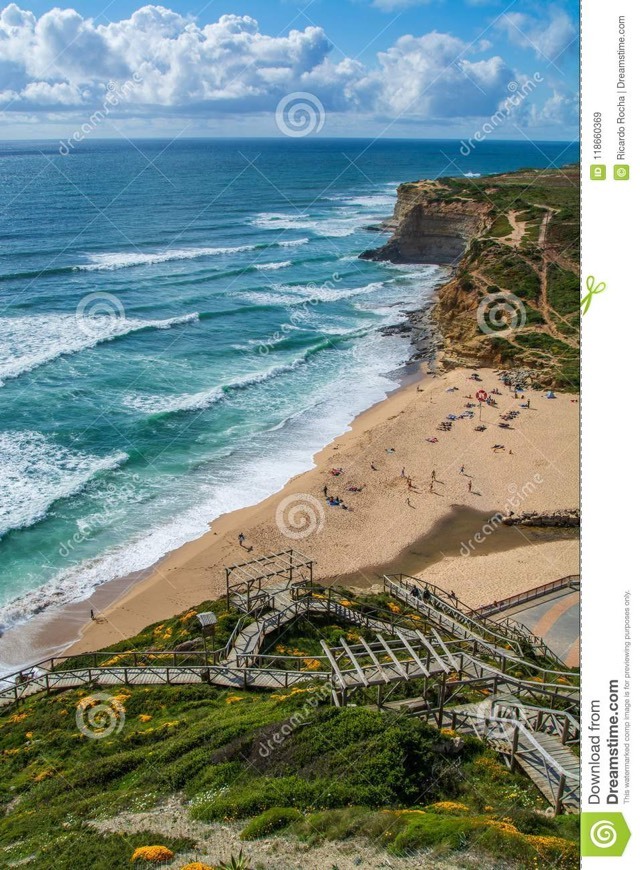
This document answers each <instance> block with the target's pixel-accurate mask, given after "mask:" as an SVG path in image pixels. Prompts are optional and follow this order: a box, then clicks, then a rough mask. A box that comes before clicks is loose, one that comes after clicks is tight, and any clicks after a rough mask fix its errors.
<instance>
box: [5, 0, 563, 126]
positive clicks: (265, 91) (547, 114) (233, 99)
mask: <svg viewBox="0 0 640 870" xmlns="http://www.w3.org/2000/svg"><path fill="white" fill-rule="evenodd" d="M383 5H384V4H383ZM386 5H387V7H389V3H387V4H386ZM391 5H393V3H392V4H391ZM400 5H402V4H400ZM427 9H428V7H425V19H427V18H428V16H427V12H426V10H427ZM543 14H544V16H545V17H543V18H532V17H531V16H528V15H523V14H520V13H512V14H506V15H504V16H502V17H500V18H499V19H498V20H497V23H496V25H495V27H494V28H493V31H494V32H493V33H487V34H484V35H483V38H481V39H477V40H476V41H474V42H471V43H469V42H467V41H465V40H464V39H462V38H460V37H459V36H456V35H454V34H453V33H448V32H447V33H444V32H439V31H437V30H429V29H428V28H425V32H422V33H419V34H409V33H407V34H406V35H403V36H401V37H399V38H396V39H394V40H393V41H392V42H391V43H390V44H389V45H388V47H386V48H385V49H383V50H381V51H378V52H377V54H376V55H375V58H374V59H373V60H369V62H365V61H363V60H361V59H358V58H357V57H348V56H340V55H339V53H338V52H336V51H335V49H334V47H333V45H332V44H331V41H330V40H329V38H328V37H327V35H326V33H325V31H324V30H323V28H322V27H320V26H318V25H313V24H309V25H308V26H306V27H304V28H303V29H291V30H289V31H288V32H286V33H282V34H280V35H277V36H272V35H269V34H268V33H265V32H263V31H262V29H261V26H260V24H259V23H258V21H257V20H255V19H254V18H252V17H251V16H248V15H236V14H223V15H221V16H220V17H219V19H218V20H217V21H214V22H212V23H207V24H200V23H198V21H197V20H195V19H194V18H192V17H190V16H186V15H183V14H180V13H178V12H174V11H172V10H171V9H168V8H166V7H164V6H159V5H147V6H143V7H141V8H140V9H138V10H137V11H135V12H134V13H133V14H132V15H131V17H130V18H127V19H123V20H120V21H112V22H108V23H106V24H101V23H97V21H96V20H94V19H92V18H91V17H85V16H84V15H82V14H81V13H80V12H78V11H76V10H74V9H61V8H54V9H51V10H50V11H48V12H46V13H44V14H42V15H41V16H40V17H36V15H34V14H33V13H32V12H30V11H27V10H24V9H22V8H20V7H19V6H18V5H17V4H16V3H10V4H9V5H7V6H6V7H5V8H4V9H2V10H1V11H0V123H1V124H2V126H3V127H4V128H5V129H6V128H7V127H9V126H13V127H21V128H22V129H23V130H28V129H29V127H32V128H33V127H34V126H37V127H38V129H41V130H42V129H47V128H51V129H53V128H59V127H60V126H61V125H63V124H65V123H67V124H68V123H70V122H72V121H73V120H74V119H80V120H82V118H83V117H86V116H87V115H88V114H91V112H93V111H95V110H96V109H99V108H100V107H101V106H103V105H104V104H105V100H107V99H108V98H109V94H111V93H123V91H122V89H123V87H124V89H125V91H126V96H124V97H123V98H122V99H119V100H118V101H117V104H116V103H115V102H113V101H112V111H111V112H110V114H111V115H112V116H113V118H117V119H118V120H119V121H121V122H122V123H123V124H124V125H125V129H128V127H127V125H130V126H131V128H132V129H133V128H134V127H135V125H136V124H138V125H139V124H140V123H150V125H151V128H152V129H162V127H163V126H169V125H170V124H171V123H173V124H175V123H176V121H177V120H178V119H180V120H181V121H183V122H188V123H192V124H193V127H194V130H196V131H199V130H208V131H209V132H214V131H216V130H217V131H218V132H221V133H223V134H225V133H226V131H229V132H233V131H235V130H242V129H245V128H246V124H247V123H248V122H252V123H253V122H256V124H257V129H258V130H259V131H264V132H265V133H266V134H267V135H268V133H269V130H271V127H272V126H273V124H272V118H273V113H274V112H275V109H276V106H277V105H278V103H279V101H280V100H281V99H282V98H283V97H285V96H286V95H288V94H291V93H295V92H306V93H310V94H313V95H314V97H316V98H317V99H318V100H320V101H321V103H322V105H323V107H324V109H325V110H326V112H327V116H328V118H329V119H332V120H333V121H334V124H333V125H332V124H331V123H327V124H326V127H325V134H327V135H331V131H332V129H333V131H334V133H336V132H337V135H344V134H345V133H346V132H348V131H349V130H354V131H360V130H364V129H365V128H366V125H367V124H370V125H375V126H376V127H377V129H383V128H385V127H388V129H389V131H390V134H391V135H393V134H394V132H398V131H400V132H401V131H405V132H406V131H407V130H409V129H411V130H413V131H414V133H415V135H429V131H430V130H432V129H448V128H452V129H454V128H455V129H456V130H460V129H464V128H465V126H467V125H470V124H472V123H473V122H474V121H475V120H478V119H479V120H482V119H484V118H487V117H489V116H491V115H492V114H493V113H495V112H496V111H498V110H500V109H501V107H504V105H505V103H506V101H507V100H508V99H509V97H510V94H511V93H512V92H513V91H514V90H515V86H516V85H518V86H520V85H522V84H523V83H525V82H526V81H527V80H529V79H530V77H531V76H532V75H533V73H534V71H536V72H541V75H542V79H543V82H544V84H543V85H542V86H540V87H539V88H538V93H537V94H536V95H535V98H529V99H527V100H524V101H523V102H522V105H520V106H518V107H517V108H516V109H514V110H513V112H511V118H512V120H513V121H514V122H516V123H517V125H518V127H519V128H521V129H523V130H527V134H526V135H528V136H531V137H532V138H533V137H535V135H536V134H537V131H538V130H544V131H547V132H548V131H552V132H554V131H557V132H556V133H555V135H556V136H557V137H558V138H561V137H562V136H563V135H567V136H568V135H573V134H574V133H575V128H576V125H577V95H576V94H575V91H574V89H573V88H572V86H571V84H570V82H571V81H572V77H571V76H570V77H568V78H567V77H565V76H564V75H563V73H562V64H566V62H567V57H569V56H570V55H571V52H572V46H573V44H574V43H575V39H576V32H577V30H576V25H575V22H573V21H572V19H571V18H570V17H569V16H568V15H567V13H566V12H564V11H562V10H558V9H552V8H549V9H547V10H546V11H545V12H544V13H543ZM500 42H504V43H505V44H506V43H510V44H512V45H516V46H518V48H519V49H520V54H521V55H522V60H523V68H522V69H518V68H516V67H515V65H514V64H513V62H510V61H509V60H508V59H506V58H505V57H504V51H501V48H503V46H502V45H500V44H496V43H500ZM243 125H245V127H243ZM270 125H271V126H270ZM105 132H107V131H105ZM273 132H275V130H273ZM471 132H473V131H472V130H470V131H469V133H471ZM0 135H1V134H0Z"/></svg>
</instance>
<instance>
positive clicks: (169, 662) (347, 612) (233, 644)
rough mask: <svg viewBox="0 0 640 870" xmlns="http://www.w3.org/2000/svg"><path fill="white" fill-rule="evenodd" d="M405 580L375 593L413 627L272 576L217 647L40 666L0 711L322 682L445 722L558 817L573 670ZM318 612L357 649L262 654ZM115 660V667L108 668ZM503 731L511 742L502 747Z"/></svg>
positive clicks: (572, 790)
mask: <svg viewBox="0 0 640 870" xmlns="http://www.w3.org/2000/svg"><path fill="white" fill-rule="evenodd" d="M411 582H412V578H398V577H397V576H396V577H393V578H391V577H389V578H385V587H386V588H387V591H388V592H390V593H391V594H392V595H393V596H394V597H396V598H398V600H401V601H403V602H404V603H406V604H407V605H409V607H410V608H411V609H412V610H413V611H415V619H413V618H411V617H407V616H406V615H405V614H401V615H400V616H397V615H395V614H393V613H392V612H391V611H389V612H387V611H386V610H381V609H379V608H378V609H376V608H375V607H370V608H369V609H368V611H367V612H364V611H363V610H358V609H357V608H354V607H352V606H348V605H349V602H348V601H343V599H342V598H340V597H339V596H337V595H335V594H333V595H332V593H331V591H330V590H324V591H323V592H322V593H313V592H312V591H311V587H309V586H305V585H304V584H291V583H290V582H288V581H287V580H282V579H281V578H278V579H277V581H276V582H272V583H271V585H270V586H269V587H268V588H260V589H259V590H258V593H259V595H255V596H253V598H251V597H249V596H248V597H246V598H244V597H242V598H241V599H240V600H242V601H246V608H247V612H246V613H245V614H244V615H243V616H242V617H241V618H240V619H239V620H238V623H237V625H236V628H235V629H234V631H233V632H232V634H231V637H230V638H229V641H228V643H227V645H226V646H225V647H224V648H223V649H221V650H216V651H214V652H213V653H211V652H209V653H203V652H199V651H196V652H189V653H184V652H182V653H179V652H174V651H166V652H158V651H148V652H140V651H138V652H135V653H133V652H131V653H118V654H113V653H105V654H101V653H92V654H86V655H85V656H76V657H73V666H72V667H70V668H68V669H65V667H64V661H65V657H62V658H61V659H59V660H56V661H55V662H54V661H50V662H49V663H48V664H49V666H48V667H47V666H46V665H47V663H39V664H38V665H35V666H33V673H32V674H31V675H28V676H27V677H26V678H24V675H22V679H16V676H17V675H14V678H13V679H12V678H8V679H7V678H5V681H4V684H3V685H4V687H3V688H0V707H2V706H4V707H8V706H11V705H14V704H16V703H20V702H21V701H23V700H26V699H27V698H29V697H34V696H38V695H43V694H44V693H47V694H50V693H51V692H55V691H60V690H64V689H77V688H84V689H86V690H87V692H91V691H94V690H95V689H96V688H99V687H115V686H149V685H169V686H172V685H185V684H190V683H192V684H193V683H196V684H197V683H209V684H212V685H216V686H220V687H224V688H234V689H250V688H256V689H264V690H271V691H273V690H282V689H287V688H289V687H290V686H294V685H298V684H301V683H307V684H309V681H311V680H313V681H317V682H318V683H320V684H322V683H327V682H329V683H330V685H331V693H332V697H333V700H334V703H335V704H336V705H338V706H345V705H347V704H349V703H353V702H354V699H356V701H357V702H359V703H365V704H369V703H370V692H371V690H375V691H376V693H377V706H378V707H380V708H385V709H395V710H398V711H403V712H408V713H411V714H412V715H420V716H425V717H426V718H435V720H436V722H437V724H438V725H439V726H440V727H441V726H442V725H444V724H447V725H450V726H451V727H453V728H455V729H456V730H459V731H469V732H473V733H475V734H477V735H478V736H481V737H482V739H484V740H486V741H487V742H488V743H489V744H490V745H492V746H493V747H494V748H495V749H497V750H498V751H499V752H500V753H501V755H503V757H505V759H506V761H507V762H508V763H509V764H510V765H511V766H513V765H515V764H517V765H518V766H519V767H520V769H522V770H523V771H524V772H525V773H526V774H527V775H528V776H529V777H530V778H531V780H532V781H533V782H534V783H535V784H536V785H537V786H538V788H539V789H540V791H541V792H542V793H543V794H544V795H545V797H546V798H547V799H548V800H549V801H550V803H551V804H552V805H553V806H554V807H555V808H556V809H557V810H561V809H568V810H572V809H574V808H575V807H576V806H577V801H578V784H579V778H577V774H576V770H577V760H575V756H574V755H573V753H572V752H571V750H570V749H568V748H567V747H568V745H569V744H570V743H573V742H577V740H578V736H579V724H578V715H579V702H580V689H579V686H578V685H576V682H577V677H576V674H575V673H574V672H570V671H559V670H554V669H551V668H549V667H548V666H546V664H545V662H544V660H540V650H539V648H538V649H536V652H537V653H538V658H537V660H536V658H535V657H533V658H532V657H531V655H530V657H528V658H527V657H526V655H525V648H526V647H527V645H528V649H529V651H531V648H532V645H531V644H530V642H529V639H524V638H523V637H522V636H521V635H520V634H519V632H517V631H513V632H512V630H511V629H506V630H505V629H504V627H503V626H501V629H500V630H501V631H502V634H501V633H500V632H499V631H498V630H496V628H495V626H494V625H493V624H490V625H485V624H484V622H483V620H481V619H479V618H477V617H474V616H472V615H470V614H469V613H467V612H465V611H464V610H462V609H459V608H458V607H455V606H454V605H453V604H451V603H450V602H446V601H444V599H443V598H442V597H441V596H442V595H444V593H442V590H438V593H439V594H436V592H435V587H429V594H428V596H425V597H424V598H423V597H422V595H420V597H417V596H416V595H415V592H414V590H413V586H412V585H411ZM250 608H253V609H250ZM323 614H327V615H331V616H334V617H336V618H338V619H341V620H343V621H345V622H349V623H351V624H353V625H356V626H358V627H359V628H360V629H362V630H363V632H362V634H360V635H359V636H358V640H357V642H356V641H351V642H347V640H346V639H345V638H344V637H342V638H340V644H339V645H338V646H337V647H330V646H329V645H328V644H327V643H326V642H324V641H321V646H322V654H321V655H313V656H311V655H307V656H287V655H282V656H281V655H274V654H270V653H267V654H265V653H264V652H263V651H262V650H263V648H264V646H265V641H266V639H267V637H268V636H269V635H270V634H272V633H273V632H275V631H278V630H280V629H282V628H283V627H284V626H286V625H288V624H290V623H291V622H292V621H294V620H296V619H298V618H300V617H308V616H311V615H323ZM415 620H417V623H419V624H420V626H421V627H418V625H417V624H416V621H415ZM496 625H499V624H496ZM412 626H415V627H412ZM423 629H424V630H423ZM365 634H366V638H365V636H363V635H365ZM518 638H519V639H518ZM70 658H71V657H67V659H70ZM118 658H122V660H123V664H122V665H119V664H118V663H117V661H116V662H115V663H114V659H116V660H117V659H118ZM125 659H127V660H126V661H125ZM131 660H133V664H131ZM100 661H103V662H104V663H103V664H102V665H101V664H100ZM78 662H80V663H81V666H80V667H78V666H77V665H78ZM54 665H55V667H54ZM516 673H517V674H518V675H517V676H516ZM412 681H421V684H422V694H421V697H419V698H409V699H401V700H397V701H395V700H393V699H392V695H393V692H394V691H395V688H394V687H397V686H398V685H400V684H402V683H407V682H412ZM465 688H466V689H468V688H471V689H472V690H474V691H481V692H484V693H485V694H488V695H489V698H487V699H485V700H484V701H481V702H478V703H476V704H470V705H469V704H466V705H465V704H462V705H460V704H457V703H456V700H457V695H458V693H459V692H460V691H461V690H463V689H465ZM367 693H369V694H367ZM434 695H435V696H436V697H437V698H438V702H437V703H434V702H433V697H434ZM428 698H431V700H430V701H428V700H427V699H428ZM505 733H508V734H509V735H510V739H511V740H512V743H511V744H510V745H509V746H507V743H508V741H506V742H505V739H506V738H505ZM514 734H516V735H517V736H516V737H515V738H514V736H513V735H514ZM514 740H515V744H514V743H513V741H514Z"/></svg>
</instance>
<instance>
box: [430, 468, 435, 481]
mask: <svg viewBox="0 0 640 870" xmlns="http://www.w3.org/2000/svg"><path fill="white" fill-rule="evenodd" d="M435 479H436V470H435V468H434V469H433V471H432V472H431V480H435Z"/></svg>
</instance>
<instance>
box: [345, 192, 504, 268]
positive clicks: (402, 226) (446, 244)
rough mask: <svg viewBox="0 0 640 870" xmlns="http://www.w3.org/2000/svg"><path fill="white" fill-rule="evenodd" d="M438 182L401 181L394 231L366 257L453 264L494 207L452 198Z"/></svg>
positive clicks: (390, 223)
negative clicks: (405, 182)
mask: <svg viewBox="0 0 640 870" xmlns="http://www.w3.org/2000/svg"><path fill="white" fill-rule="evenodd" d="M446 194H447V187H446V186H445V185H444V184H441V183H439V182H437V181H418V182H412V183H409V184H401V185H400V187H399V188H398V199H397V201H396V206H395V210H394V215H393V219H392V220H391V221H390V222H389V224H388V226H390V227H392V228H394V230H395V231H394V234H393V236H392V237H391V239H390V240H389V241H388V242H387V244H386V245H383V246H382V247H381V248H378V249H375V250H370V251H365V252H364V253H363V254H361V259H363V260H387V261H390V262H392V263H433V264H436V265H447V266H448V265H454V264H456V263H458V262H459V260H460V259H461V257H462V256H463V254H464V253H465V251H466V249H467V247H468V244H469V242H470V240H471V239H473V238H475V237H476V236H478V235H480V234H481V233H482V232H483V231H484V230H485V229H486V227H487V226H488V224H489V222H490V217H489V215H490V211H491V207H490V205H488V204H487V203H481V202H476V201H472V200H469V201H466V202H465V201H460V200H454V201H449V200H448V199H446Z"/></svg>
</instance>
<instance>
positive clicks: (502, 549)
mask: <svg viewBox="0 0 640 870" xmlns="http://www.w3.org/2000/svg"><path fill="white" fill-rule="evenodd" d="M478 372H479V376H480V378H481V379H482V380H481V382H480V383H477V382H475V381H473V380H471V379H470V375H471V371H470V370H465V369H456V370H454V371H451V372H448V373H443V374H440V375H437V376H434V375H432V374H429V373H425V372H423V374H422V378H421V380H418V381H416V380H415V379H414V380H413V382H411V383H407V384H406V385H405V386H404V387H403V388H401V389H400V390H397V391H395V392H394V393H392V394H391V395H390V396H389V397H388V398H387V399H386V400H385V401H383V402H381V403H379V404H378V405H376V406H374V407H373V408H371V409H369V410H368V411H366V412H365V413H364V414H361V415H360V416H359V417H358V418H357V419H356V420H355V421H354V422H353V424H352V426H351V428H350V430H349V431H348V432H347V433H345V434H344V435H342V436H340V437H339V438H337V439H335V441H334V442H333V443H331V444H329V445H328V446H327V447H325V448H324V449H323V450H322V451H320V452H319V453H318V454H317V455H316V456H315V457H314V461H315V465H314V467H313V468H312V469H310V470H309V471H307V472H305V473H303V474H301V475H298V476H297V477H294V478H292V479H291V480H290V481H289V482H288V483H287V484H286V486H285V487H284V488H283V489H282V490H281V491H280V492H278V493H276V494H274V495H272V496H270V497H269V498H267V499H265V500H264V501H262V502H260V503H259V504H256V505H254V506H252V507H248V508H244V509H242V510H239V511H235V512H233V513H230V514H227V515H225V516H223V517H220V518H219V519H217V520H215V522H213V523H212V524H211V528H210V531H209V532H207V533H206V534H205V535H204V536H202V537H201V538H199V539H198V540H196V541H193V542H191V543H188V544H186V545H185V546H183V547H181V548H180V549H178V550H176V551H175V552H173V553H171V554H169V555H168V556H167V557H165V558H164V559H163V560H162V561H161V562H160V563H159V564H158V565H156V566H155V567H154V568H153V569H152V570H151V571H150V572H149V573H148V574H147V576H145V577H144V578H143V579H137V578H124V579H123V580H121V581H115V582H114V583H111V584H106V585H105V586H104V587H102V588H101V589H99V590H97V591H96V593H95V594H94V595H93V596H92V598H91V599H89V600H87V601H84V602H82V603H80V604H78V605H73V606H72V607H70V608H65V609H64V610H61V611H59V612H58V613H50V614H43V615H42V617H41V620H40V623H39V624H38V623H37V621H36V622H34V623H33V624H32V625H30V626H29V627H28V628H27V629H26V630H23V631H21V632H20V637H21V641H20V643H19V644H18V645H17V646H16V644H15V643H14V642H13V640H12V642H11V644H10V645H9V644H6V643H5V644H4V645H5V649H9V648H11V650H13V653H14V654H15V655H16V656H17V658H18V661H17V664H23V663H24V662H25V661H32V660H33V659H34V656H35V657H37V656H38V653H39V651H42V650H44V649H47V650H51V649H60V648H61V647H64V646H68V645H69V644H70V643H71V642H73V641H75V642H73V644H72V651H73V652H79V651H85V650H91V649H99V648H101V647H103V646H106V645H108V644H111V643H114V642H116V641H120V640H122V639H124V638H126V637H130V636H132V635H133V634H135V633H137V632H138V631H140V629H142V628H143V627H144V626H145V625H148V624H149V623H151V622H154V621H157V620H161V619H164V618H167V617H168V616H170V615H172V614H175V613H178V612H180V611H182V610H185V609H186V608H188V607H190V606H192V605H194V604H197V603H199V602H201V601H203V600H206V599H210V598H213V597H217V596H218V595H221V594H222V593H223V592H224V591H225V573H224V567H225V566H226V565H231V564H234V563H236V562H240V561H246V560H247V559H249V558H251V557H252V556H258V555H261V554H264V553H268V552H274V551H279V550H286V549H290V548H294V549H296V550H298V551H301V552H302V553H304V554H305V555H307V556H308V557H309V558H312V559H314V560H315V562H316V567H315V576H316V577H317V579H318V580H320V581H321V582H325V583H333V582H340V583H348V585H359V586H360V585H364V586H366V585H371V583H372V582H373V583H374V584H375V582H376V575H379V574H382V573H384V572H385V571H393V570H403V571H405V572H407V573H416V574H420V575H423V576H425V577H428V579H429V580H431V581H432V582H434V583H436V584H438V585H441V586H444V587H445V588H446V589H454V590H455V591H456V592H457V594H458V595H459V597H460V598H461V600H463V601H467V602H468V603H469V604H471V605H472V606H478V605H481V604H485V603H487V602H489V601H493V600H495V599H497V598H503V597H506V596H507V595H511V594H514V593H517V592H520V591H524V590H525V589H527V588H530V587H532V586H536V585H539V584H540V583H544V582H547V581H549V580H554V579H557V578H558V577H562V576H566V575H568V574H575V573H578V541H577V539H576V538H575V535H574V536H573V537H568V538H567V539H566V540H565V539H561V540H555V539H552V540H549V536H548V535H547V536H546V537H545V536H544V535H543V536H542V537H541V536H540V534H538V533H537V532H536V531H535V530H532V529H522V528H516V527H510V528H506V527H501V528H499V529H497V530H496V529H492V530H491V532H490V534H488V535H484V537H485V538H486V540H485V541H484V543H483V544H482V546H481V547H480V546H478V547H477V549H474V550H473V555H461V553H462V552H463V547H464V545H465V542H467V543H468V542H469V541H472V540H473V538H474V535H475V534H477V533H479V532H480V531H481V530H482V528H483V526H484V524H485V522H486V520H487V518H489V517H492V516H493V515H495V513H496V512H497V511H500V512H502V513H508V510H509V509H510V506H512V507H513V506H514V504H515V503H516V502H519V509H520V510H527V511H551V510H558V509H568V508H575V507H577V505H578V482H579V465H578V461H579V441H578V439H579V405H578V403H577V401H576V397H575V396H572V395H569V394H557V398H556V399H553V400H549V399H546V398H544V397H543V396H544V394H543V393H541V392H534V391H527V393H526V397H525V400H524V402H526V399H529V400H530V404H531V407H530V408H528V409H525V408H521V407H520V406H521V405H522V404H523V400H522V399H515V398H514V397H513V395H512V394H509V392H508V390H507V388H506V387H504V386H503V385H502V384H501V383H500V382H499V379H498V376H497V373H495V372H493V371H491V370H478ZM414 377H417V375H416V376H414ZM479 387H481V388H482V389H484V390H486V391H487V392H490V391H491V390H492V389H495V388H498V389H500V390H501V392H502V395H499V396H496V400H497V402H498V407H497V408H491V407H486V406H485V407H483V409H482V423H483V424H484V425H485V426H486V427H487V428H486V431H484V432H476V431H475V427H476V426H477V425H478V422H479V421H478V409H477V407H476V408H474V409H473V411H474V414H475V417H474V418H473V419H462V420H461V419H458V420H456V421H455V422H453V423H452V428H451V431H450V432H442V431H439V430H438V424H439V423H440V422H441V421H443V420H445V419H446V418H447V416H448V415H449V414H455V415H460V414H461V413H462V412H463V411H465V410H468V409H466V408H465V406H466V404H467V403H469V402H474V403H475V399H474V398H473V397H474V396H475V393H476V391H477V389H478V388H479ZM467 397H468V398H467ZM509 410H517V411H518V412H519V415H518V417H516V419H515V420H514V421H513V422H512V423H511V428H509V429H502V428H500V427H499V424H500V423H501V422H502V420H501V418H500V415H501V414H503V413H505V412H507V411H509ZM428 438H437V442H436V443H430V442H429V441H428V440H427V439H428ZM496 444H500V445H503V447H504V449H502V450H494V449H492V448H493V446H494V445H496ZM332 468H335V469H338V468H339V469H342V471H341V473H340V474H339V475H337V476H334V475H333V474H332V473H331V469H332ZM403 468H404V474H405V476H404V477H403ZM434 472H435V478H434V482H433V486H432V482H431V479H432V476H433V475H434ZM407 478H410V484H411V485H409V480H408V479H407ZM325 486H326V487H327V491H328V493H329V494H330V495H333V496H336V497H340V498H341V499H342V500H343V501H344V502H345V503H346V506H347V507H348V509H343V508H342V507H341V506H330V505H329V504H328V503H327V501H326V499H325V498H324V493H323V489H324V487H325ZM353 487H356V488H357V489H358V490H360V491H358V492H353V491H352V489H351V488H353ZM514 509H516V510H517V506H516V507H514ZM240 532H242V533H243V534H244V535H245V538H246V544H245V547H251V548H252V549H251V552H250V553H248V552H247V550H246V549H243V548H242V547H241V546H240V545H239V543H238V535H239V533H240ZM558 537H560V538H562V535H560V536H558ZM134 579H137V582H133V581H134ZM116 595H117V598H116ZM114 598H115V600H114ZM90 608H93V609H94V610H95V611H96V614H97V615H98V617H99V618H98V620H97V621H95V622H89V621H88V616H89V609H90ZM81 623H84V624H83V625H81ZM12 634H15V633H14V632H9V633H8V635H7V636H6V637H5V638H4V639H3V640H4V641H5V642H6V641H7V640H9V635H12ZM27 646H28V647H29V649H30V650H31V654H30V655H28V656H27V657H26V658H24V657H22V656H23V653H24V652H26V647H27ZM2 658H3V659H4V658H5V655H4V654H2Z"/></svg>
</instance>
